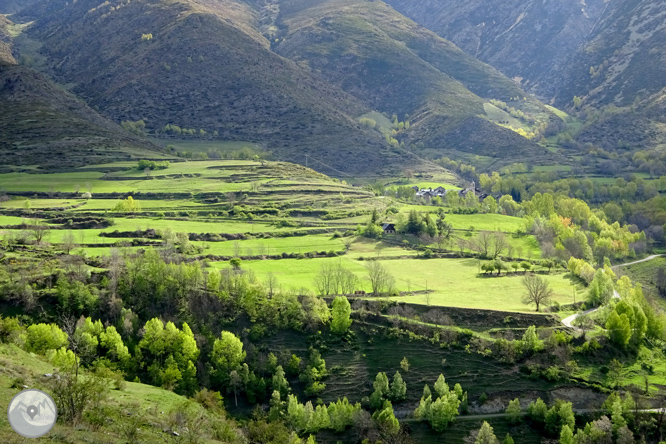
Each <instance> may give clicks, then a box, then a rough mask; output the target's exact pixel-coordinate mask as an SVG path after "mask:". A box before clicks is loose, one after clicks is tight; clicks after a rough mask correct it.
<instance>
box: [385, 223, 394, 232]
mask: <svg viewBox="0 0 666 444" xmlns="http://www.w3.org/2000/svg"><path fill="white" fill-rule="evenodd" d="M382 229H383V230H384V234H395V224H383V225H382Z"/></svg>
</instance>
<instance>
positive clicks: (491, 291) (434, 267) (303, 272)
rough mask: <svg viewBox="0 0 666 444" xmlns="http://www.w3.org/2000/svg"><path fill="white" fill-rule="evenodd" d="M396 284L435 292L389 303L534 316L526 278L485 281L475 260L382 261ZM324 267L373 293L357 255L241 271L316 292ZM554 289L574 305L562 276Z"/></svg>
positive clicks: (553, 278)
mask: <svg viewBox="0 0 666 444" xmlns="http://www.w3.org/2000/svg"><path fill="white" fill-rule="evenodd" d="M381 263H382V265H384V266H385V267H386V268H387V269H388V270H389V272H390V273H391V275H392V276H394V277H395V279H396V285H397V288H398V290H401V291H410V290H411V291H416V290H426V289H428V290H431V291H432V293H430V295H429V301H428V300H427V299H426V297H425V296H424V295H423V294H418V295H414V296H396V297H392V298H391V299H393V300H397V301H405V302H411V303H416V304H424V305H425V304H427V303H428V302H429V303H430V304H432V305H437V306H451V307H464V308H479V309H495V310H504V311H521V312H529V311H534V308H532V307H530V306H528V305H525V304H523V302H522V297H523V294H524V292H525V290H524V287H523V285H522V283H521V279H522V273H518V274H515V275H514V274H513V273H512V272H511V273H509V274H508V275H502V276H501V277H486V276H480V275H479V271H478V270H479V261H478V260H477V259H428V260H426V259H420V260H414V259H397V260H382V261H381ZM324 264H342V265H343V266H344V267H345V268H348V269H349V270H351V271H353V272H354V273H355V274H356V275H357V276H358V277H359V279H360V284H359V289H361V290H365V291H370V290H371V288H370V285H369V283H368V281H367V280H366V279H365V276H366V270H365V267H364V265H365V263H364V262H363V261H358V260H354V259H353V256H343V257H338V258H322V259H283V260H279V261H271V260H266V261H245V262H243V268H245V269H247V270H252V271H253V272H254V273H255V274H256V276H257V277H258V278H259V279H260V280H263V279H264V278H265V277H266V276H267V275H268V273H273V274H274V275H275V276H276V277H277V279H278V281H279V282H280V284H281V285H283V286H284V287H285V288H295V289H300V288H306V289H309V290H313V291H314V289H315V285H314V281H315V277H316V275H317V273H318V271H319V270H320V268H321V266H322V265H324ZM211 265H212V266H213V267H214V268H218V269H219V268H226V267H228V266H229V265H228V263H226V262H213V263H212V264H211ZM544 277H545V279H546V280H547V281H548V283H549V284H550V287H551V288H552V289H553V292H554V296H553V300H554V301H557V302H559V303H560V304H569V303H572V302H573V292H572V289H571V282H570V280H569V279H568V278H566V277H565V275H564V274H555V273H553V274H551V275H547V276H546V275H544Z"/></svg>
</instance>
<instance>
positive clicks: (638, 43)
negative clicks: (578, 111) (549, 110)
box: [556, 0, 666, 149]
mask: <svg viewBox="0 0 666 444" xmlns="http://www.w3.org/2000/svg"><path fill="white" fill-rule="evenodd" d="M665 19H666V4H664V3H663V2H658V1H655V0H618V1H613V2H610V3H609V6H608V8H607V9H606V11H605V14H604V16H603V17H602V19H601V20H600V21H599V23H598V24H597V26H596V27H595V29H594V31H593V32H592V34H591V36H590V38H589V41H588V42H587V43H586V44H585V45H584V46H583V47H581V48H580V50H579V51H578V52H577V53H576V54H575V56H574V57H573V58H572V61H571V63H570V65H569V67H568V69H567V71H566V72H565V75H564V76H563V80H564V86H563V87H562V88H561V89H560V91H559V93H558V95H557V97H556V103H559V104H561V105H564V104H567V103H569V104H570V103H571V99H572V98H573V97H574V96H578V97H580V98H581V99H582V100H581V105H580V106H581V108H582V109H583V110H587V109H589V108H596V109H604V110H605V112H604V113H603V114H602V117H601V118H599V119H596V120H595V121H593V122H591V123H590V124H589V125H588V126H587V127H586V128H585V129H584V130H583V131H582V132H581V134H579V135H578V137H577V139H578V141H580V142H582V143H587V142H590V143H593V144H596V145H602V146H604V147H606V148H615V147H617V146H624V147H627V148H633V149H645V148H656V147H662V146H664V145H665V144H666V113H665V111H666V101H665V100H664V95H665V91H666V90H665V88H666V66H665V65H664V60H665V59H666V47H665V46H664V42H665V41H666V20H665Z"/></svg>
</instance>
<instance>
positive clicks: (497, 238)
mask: <svg viewBox="0 0 666 444" xmlns="http://www.w3.org/2000/svg"><path fill="white" fill-rule="evenodd" d="M507 245H508V242H507V240H506V235H505V234H504V233H502V232H500V231H496V232H495V233H493V236H492V237H491V242H490V251H491V253H492V257H493V259H494V258H496V257H497V256H499V255H500V254H502V252H503V251H504V250H505V249H506V247H507Z"/></svg>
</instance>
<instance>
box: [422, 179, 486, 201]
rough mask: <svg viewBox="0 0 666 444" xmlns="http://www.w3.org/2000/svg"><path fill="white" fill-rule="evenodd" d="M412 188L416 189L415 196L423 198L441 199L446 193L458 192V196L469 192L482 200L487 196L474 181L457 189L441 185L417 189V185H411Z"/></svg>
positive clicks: (463, 195)
mask: <svg viewBox="0 0 666 444" xmlns="http://www.w3.org/2000/svg"><path fill="white" fill-rule="evenodd" d="M412 188H413V189H414V191H416V197H423V198H424V199H432V198H433V197H441V198H442V199H444V198H445V197H446V194H447V193H458V196H460V197H465V196H467V194H468V193H471V192H473V193H474V194H476V197H478V198H479V200H483V199H485V198H486V197H488V195H487V194H486V193H482V192H481V190H479V189H478V188H476V185H475V184H474V182H472V186H470V187H467V188H464V189H462V190H459V191H456V190H447V189H446V188H444V187H441V186H440V187H437V188H434V189H431V188H423V189H419V187H417V186H413V187H412Z"/></svg>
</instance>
